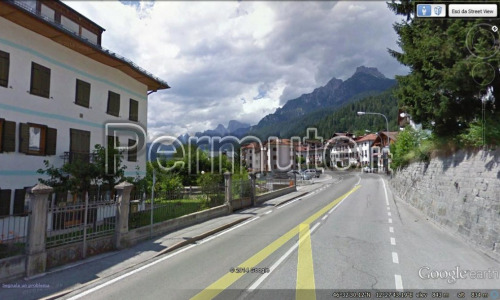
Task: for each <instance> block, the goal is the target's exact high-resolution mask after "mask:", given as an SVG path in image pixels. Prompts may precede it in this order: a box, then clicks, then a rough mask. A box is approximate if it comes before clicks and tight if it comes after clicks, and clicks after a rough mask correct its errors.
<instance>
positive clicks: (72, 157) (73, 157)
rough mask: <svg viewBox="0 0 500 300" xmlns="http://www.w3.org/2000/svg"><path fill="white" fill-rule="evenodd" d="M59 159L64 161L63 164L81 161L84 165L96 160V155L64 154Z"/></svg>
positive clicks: (82, 153) (84, 153) (83, 153)
mask: <svg viewBox="0 0 500 300" xmlns="http://www.w3.org/2000/svg"><path fill="white" fill-rule="evenodd" d="M61 158H62V159H63V160H64V163H65V164H66V163H70V164H71V163H74V162H76V161H81V162H85V163H93V162H95V161H96V160H97V153H94V152H92V153H86V152H64V155H61Z"/></svg>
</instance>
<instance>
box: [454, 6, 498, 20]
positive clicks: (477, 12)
mask: <svg viewBox="0 0 500 300" xmlns="http://www.w3.org/2000/svg"><path fill="white" fill-rule="evenodd" d="M497 16H498V7H497V5H496V4H449V5H448V17H450V18H496V17H497Z"/></svg>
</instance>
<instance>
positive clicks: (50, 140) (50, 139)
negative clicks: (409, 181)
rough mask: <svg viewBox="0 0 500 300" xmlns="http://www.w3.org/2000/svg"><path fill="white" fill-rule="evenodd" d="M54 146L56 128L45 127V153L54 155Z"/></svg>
mask: <svg viewBox="0 0 500 300" xmlns="http://www.w3.org/2000/svg"><path fill="white" fill-rule="evenodd" d="M56 146H57V129H55V128H47V133H46V142H45V155H56Z"/></svg>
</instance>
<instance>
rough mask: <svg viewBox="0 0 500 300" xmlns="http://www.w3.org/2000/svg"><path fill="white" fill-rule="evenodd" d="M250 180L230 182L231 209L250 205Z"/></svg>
mask: <svg viewBox="0 0 500 300" xmlns="http://www.w3.org/2000/svg"><path fill="white" fill-rule="evenodd" d="M251 196H252V182H251V181H250V180H234V181H232V183H231V205H232V207H233V210H236V209H241V208H245V207H248V206H251V205H252V201H251Z"/></svg>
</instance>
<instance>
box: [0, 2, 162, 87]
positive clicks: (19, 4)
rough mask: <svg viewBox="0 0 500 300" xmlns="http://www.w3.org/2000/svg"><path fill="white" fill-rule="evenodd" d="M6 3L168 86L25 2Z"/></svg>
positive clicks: (127, 60)
mask: <svg viewBox="0 0 500 300" xmlns="http://www.w3.org/2000/svg"><path fill="white" fill-rule="evenodd" d="M4 1H5V2H8V3H10V4H13V5H15V6H17V7H19V8H21V9H23V10H24V11H26V12H28V13H30V14H31V15H33V16H36V17H37V18H38V19H41V20H44V21H45V22H48V23H50V24H51V25H52V26H55V27H57V28H59V29H61V30H62V31H64V32H65V33H67V34H69V35H71V36H72V37H74V38H76V39H78V40H80V41H82V42H84V43H86V44H87V45H89V46H91V47H92V48H94V49H96V50H99V51H102V52H105V53H107V54H108V55H110V56H113V57H115V58H117V59H119V60H121V61H123V62H125V63H127V64H128V65H129V66H131V67H132V68H134V69H136V70H137V71H139V72H141V73H142V74H144V75H146V76H148V77H150V78H152V79H154V80H156V81H158V82H161V83H162V84H164V85H167V86H168V84H167V82H165V81H163V80H161V79H160V78H158V77H156V76H154V75H153V74H151V73H150V72H148V71H146V70H145V69H143V68H141V67H139V66H138V65H136V64H135V63H134V62H133V61H131V60H129V59H127V58H125V57H123V56H121V55H119V54H117V53H114V52H113V51H111V50H109V49H106V48H104V47H103V46H101V45H98V44H96V43H93V42H91V41H90V40H88V39H86V38H84V37H82V36H80V35H78V34H76V33H74V32H73V31H72V30H70V29H68V28H66V27H64V26H63V25H62V24H61V23H58V22H56V21H55V20H52V19H50V18H48V17H46V16H44V15H42V13H41V12H39V11H37V10H36V9H34V8H33V7H31V6H29V5H27V4H26V3H25V1H20V0H4Z"/></svg>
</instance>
